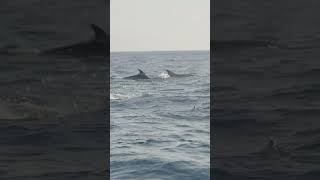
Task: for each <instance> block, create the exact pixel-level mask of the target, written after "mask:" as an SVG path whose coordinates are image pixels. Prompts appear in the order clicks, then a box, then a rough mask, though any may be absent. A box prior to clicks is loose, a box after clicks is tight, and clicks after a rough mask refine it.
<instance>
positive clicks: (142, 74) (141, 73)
mask: <svg viewBox="0 0 320 180" xmlns="http://www.w3.org/2000/svg"><path fill="white" fill-rule="evenodd" d="M138 70H139V74H137V75H133V76H128V77H125V78H124V79H133V80H138V79H150V78H149V77H148V76H147V75H146V74H145V73H144V72H143V71H142V70H141V69H138Z"/></svg>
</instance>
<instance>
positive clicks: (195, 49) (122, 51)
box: [110, 49, 210, 53]
mask: <svg viewBox="0 0 320 180" xmlns="http://www.w3.org/2000/svg"><path fill="white" fill-rule="evenodd" d="M186 51H210V49H195V50H124V51H122V50H120V51H110V53H125V52H128V53H130V52H133V53H134V52H186Z"/></svg>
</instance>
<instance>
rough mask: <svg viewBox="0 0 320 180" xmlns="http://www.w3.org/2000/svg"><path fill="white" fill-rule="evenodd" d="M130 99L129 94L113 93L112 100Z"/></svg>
mask: <svg viewBox="0 0 320 180" xmlns="http://www.w3.org/2000/svg"><path fill="white" fill-rule="evenodd" d="M126 99H129V96H128V95H125V94H120V93H111V94H110V100H126Z"/></svg>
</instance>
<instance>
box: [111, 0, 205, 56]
mask: <svg viewBox="0 0 320 180" xmlns="http://www.w3.org/2000/svg"><path fill="white" fill-rule="evenodd" d="M110 10H111V12H110V16H111V22H110V38H111V51H154V50H156V51H157V50H158V51H159V50H209V48H210V0H111V7H110Z"/></svg>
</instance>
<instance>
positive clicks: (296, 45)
mask: <svg viewBox="0 0 320 180" xmlns="http://www.w3.org/2000/svg"><path fill="white" fill-rule="evenodd" d="M319 7H320V4H319V2H318V1H314V0H310V1H287V0H283V1H273V0H272V1H264V2H262V1H259V2H257V1H233V0H230V1H224V2H217V3H215V6H214V11H213V12H214V18H213V19H214V29H213V30H214V32H215V33H214V36H213V39H214V40H219V41H229V42H231V41H230V40H246V41H247V42H248V41H252V40H263V41H267V42H268V41H269V42H271V41H272V42H274V43H275V46H265V47H262V46H260V47H258V46H257V47H254V46H251V47H243V46H242V47H241V46H237V45H236V44H232V43H231V44H230V45H229V46H228V47H227V48H224V49H218V48H216V49H215V45H214V42H213V50H214V56H213V62H214V63H213V66H212V69H213V73H212V75H213V81H212V82H213V84H212V85H213V94H214V102H213V104H214V106H213V119H212V120H213V121H212V123H213V127H214V128H213V129H212V131H213V132H214V137H213V139H212V141H213V144H214V151H213V152H212V153H213V154H212V155H213V164H212V165H213V167H214V168H213V177H215V178H216V179H219V180H230V179H232V180H238V179H239V180H240V179H241V180H244V179H251V180H252V179H270V180H271V179H272V180H276V179H281V180H284V179H288V180H289V179H290V180H291V179H299V180H300V179H301V180H311V179H312V180H313V179H319V177H320V168H319V163H320V154H319V147H320V133H319V132H320V131H319V129H320V124H319V113H320V109H319V92H320V91H319V87H320V83H319V76H318V75H319V73H320V71H319V68H320V63H319V57H320V54H319V37H320V36H319V35H320V34H319V32H320V31H319V29H320V25H319V23H318V18H317V17H318V15H319V11H318V10H319ZM268 137H272V138H273V139H274V140H275V142H276V146H278V149H276V148H274V149H269V150H268V152H267V153H265V151H264V150H266V149H264V147H266V145H267V143H268ZM263 151H264V152H263Z"/></svg>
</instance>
